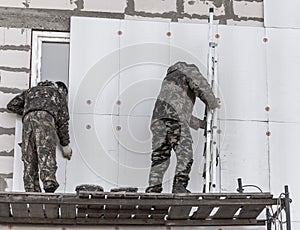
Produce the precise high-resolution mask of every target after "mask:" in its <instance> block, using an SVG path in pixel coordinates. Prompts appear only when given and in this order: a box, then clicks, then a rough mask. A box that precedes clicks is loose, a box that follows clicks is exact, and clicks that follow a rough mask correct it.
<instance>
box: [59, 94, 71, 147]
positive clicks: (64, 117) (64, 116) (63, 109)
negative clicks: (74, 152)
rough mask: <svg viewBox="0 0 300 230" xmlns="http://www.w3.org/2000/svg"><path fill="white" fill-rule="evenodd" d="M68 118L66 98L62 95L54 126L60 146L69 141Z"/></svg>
mask: <svg viewBox="0 0 300 230" xmlns="http://www.w3.org/2000/svg"><path fill="white" fill-rule="evenodd" d="M69 120H70V116H69V110H68V104H67V100H66V98H64V97H61V100H60V104H59V112H58V117H57V121H56V128H57V135H58V138H59V142H60V144H61V145H62V146H66V145H68V144H69V143H70V135H69Z"/></svg>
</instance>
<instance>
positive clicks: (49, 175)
mask: <svg viewBox="0 0 300 230" xmlns="http://www.w3.org/2000/svg"><path fill="white" fill-rule="evenodd" d="M56 143H57V135H56V127H55V122H54V118H53V117H52V116H51V115H50V114H49V113H48V112H45V111H34V112H29V113H28V114H27V115H25V117H24V118H23V133H22V161H23V163H24V174H23V181H24V188H25V191H26V192H41V188H40V183H39V177H40V179H41V181H42V183H43V186H44V190H45V191H47V190H49V191H53V190H56V189H57V188H58V186H59V184H58V182H57V181H56V175H55V174H56V170H57V164H56Z"/></svg>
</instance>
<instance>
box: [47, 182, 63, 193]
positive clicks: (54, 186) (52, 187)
mask: <svg viewBox="0 0 300 230" xmlns="http://www.w3.org/2000/svg"><path fill="white" fill-rule="evenodd" d="M58 187H59V184H58V183H56V184H53V183H51V184H50V183H48V184H44V190H45V192H47V193H54V192H55V191H56V189H57V188H58Z"/></svg>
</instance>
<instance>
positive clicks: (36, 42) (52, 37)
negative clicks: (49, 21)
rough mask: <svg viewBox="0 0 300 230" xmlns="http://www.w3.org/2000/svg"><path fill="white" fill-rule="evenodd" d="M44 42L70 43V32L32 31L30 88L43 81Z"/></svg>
mask: <svg viewBox="0 0 300 230" xmlns="http://www.w3.org/2000/svg"><path fill="white" fill-rule="evenodd" d="M43 42H55V43H59V42H61V43H70V33H69V32H53V31H32V44H31V80H30V86H34V85H37V83H38V82H40V81H41V66H42V44H43Z"/></svg>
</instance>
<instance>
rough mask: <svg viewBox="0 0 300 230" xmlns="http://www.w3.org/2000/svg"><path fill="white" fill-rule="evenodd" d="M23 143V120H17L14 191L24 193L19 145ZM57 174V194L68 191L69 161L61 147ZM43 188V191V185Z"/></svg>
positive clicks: (57, 154) (57, 156)
mask: <svg viewBox="0 0 300 230" xmlns="http://www.w3.org/2000/svg"><path fill="white" fill-rule="evenodd" d="M21 142H22V120H21V119H19V118H18V119H17V120H16V132H15V145H14V172H13V188H12V191H16V192H24V191H25V190H24V183H23V170H24V166H23V162H22V151H21V148H20V146H19V144H18V143H21ZM56 161H57V172H56V179H57V181H58V183H59V187H58V189H57V192H65V191H66V167H67V160H66V159H65V158H63V156H62V153H61V149H60V147H57V148H56ZM40 184H41V188H42V189H43V186H42V183H41V182H40Z"/></svg>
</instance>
